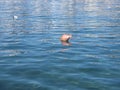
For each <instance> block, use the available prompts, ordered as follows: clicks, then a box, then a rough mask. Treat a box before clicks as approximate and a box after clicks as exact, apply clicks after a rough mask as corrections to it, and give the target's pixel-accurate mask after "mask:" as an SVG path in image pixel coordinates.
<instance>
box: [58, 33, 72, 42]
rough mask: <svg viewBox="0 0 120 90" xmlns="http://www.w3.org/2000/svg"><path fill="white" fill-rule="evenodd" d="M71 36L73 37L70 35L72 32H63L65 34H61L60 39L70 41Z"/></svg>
mask: <svg viewBox="0 0 120 90" xmlns="http://www.w3.org/2000/svg"><path fill="white" fill-rule="evenodd" d="M71 37H72V35H70V34H63V35H62V36H61V38H60V40H61V41H62V42H68V41H69V39H70V38H71Z"/></svg>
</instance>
